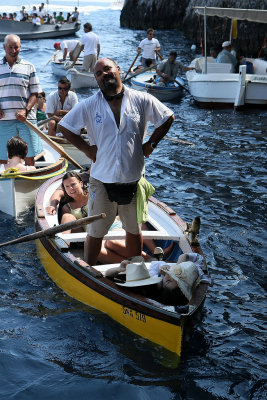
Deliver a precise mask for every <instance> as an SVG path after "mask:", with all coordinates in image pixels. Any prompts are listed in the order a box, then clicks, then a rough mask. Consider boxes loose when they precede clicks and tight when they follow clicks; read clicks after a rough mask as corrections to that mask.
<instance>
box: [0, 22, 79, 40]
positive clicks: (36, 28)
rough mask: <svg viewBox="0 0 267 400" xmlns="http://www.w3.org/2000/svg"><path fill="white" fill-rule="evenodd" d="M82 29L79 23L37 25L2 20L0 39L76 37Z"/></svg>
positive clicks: (0, 23)
mask: <svg viewBox="0 0 267 400" xmlns="http://www.w3.org/2000/svg"><path fill="white" fill-rule="evenodd" d="M80 27H81V23H80V22H79V21H78V22H70V23H69V22H66V23H64V24H55V25H52V24H51V25H50V24H42V25H35V24H32V23H31V22H24V21H11V20H4V19H1V20H0V39H1V40H3V39H4V38H5V36H6V35H9V34H11V35H18V36H19V37H20V38H21V39H23V40H27V39H28V40H32V39H47V38H57V37H61V36H64V37H65V36H69V35H74V33H75V32H77V31H78V30H79V29H80Z"/></svg>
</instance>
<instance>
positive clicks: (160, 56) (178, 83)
mask: <svg viewBox="0 0 267 400" xmlns="http://www.w3.org/2000/svg"><path fill="white" fill-rule="evenodd" d="M155 53H157V55H158V56H159V58H160V59H161V60H164V58H163V57H162V55H161V54H160V53H159V52H158V51H157V50H155ZM174 82H175V83H177V85H179V86H181V88H183V89H184V90H186V91H187V92H188V93H190V90H189V89H187V88H186V87H185V86H184V85H182V84H181V83H180V82H179V81H178V80H177V79H175V80H174Z"/></svg>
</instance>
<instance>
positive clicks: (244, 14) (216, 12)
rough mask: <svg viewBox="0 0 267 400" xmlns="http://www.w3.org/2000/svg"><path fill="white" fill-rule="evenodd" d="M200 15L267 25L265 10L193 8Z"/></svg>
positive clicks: (266, 12)
mask: <svg viewBox="0 0 267 400" xmlns="http://www.w3.org/2000/svg"><path fill="white" fill-rule="evenodd" d="M193 8H194V10H195V12H196V13H197V14H200V15H204V14H206V15H207V16H213V17H221V18H231V19H233V18H235V19H239V20H247V21H252V22H259V23H263V24H267V10H255V9H242V8H219V7H193Z"/></svg>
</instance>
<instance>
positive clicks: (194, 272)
mask: <svg viewBox="0 0 267 400" xmlns="http://www.w3.org/2000/svg"><path fill="white" fill-rule="evenodd" d="M161 271H162V272H163V273H165V274H168V275H169V276H170V277H171V278H172V279H174V280H175V281H176V282H177V285H178V287H179V289H180V290H181V292H182V293H183V294H184V295H185V297H186V298H187V299H188V300H191V298H192V290H193V289H194V288H195V287H196V286H197V285H198V283H199V281H200V279H199V272H198V268H197V266H196V264H194V263H193V262H192V261H187V262H182V263H180V264H174V265H170V266H168V265H166V266H163V267H161Z"/></svg>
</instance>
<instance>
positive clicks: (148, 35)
mask: <svg viewBox="0 0 267 400" xmlns="http://www.w3.org/2000/svg"><path fill="white" fill-rule="evenodd" d="M153 36H154V32H148V34H147V38H148V40H152V39H153Z"/></svg>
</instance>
